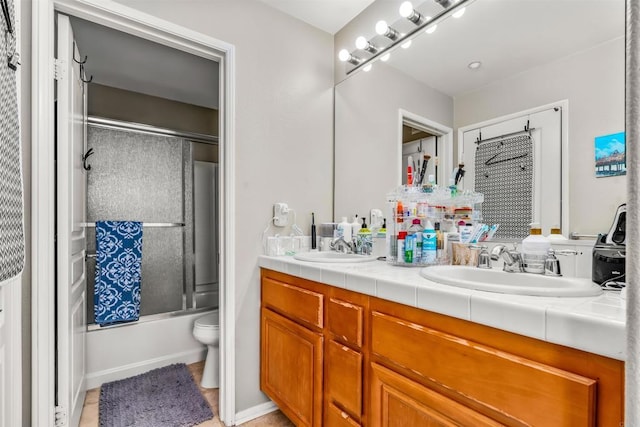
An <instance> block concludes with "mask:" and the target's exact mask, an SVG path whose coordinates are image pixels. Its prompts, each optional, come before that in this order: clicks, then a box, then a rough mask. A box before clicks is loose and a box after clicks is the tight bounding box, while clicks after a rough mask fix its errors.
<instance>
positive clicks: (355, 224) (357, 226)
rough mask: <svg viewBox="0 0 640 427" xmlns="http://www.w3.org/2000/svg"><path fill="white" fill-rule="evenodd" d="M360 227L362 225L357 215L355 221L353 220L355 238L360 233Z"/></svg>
mask: <svg viewBox="0 0 640 427" xmlns="http://www.w3.org/2000/svg"><path fill="white" fill-rule="evenodd" d="M360 227H362V226H361V225H360V223H359V222H358V215H355V216H354V217H353V221H351V235H352V236H353V238H354V239H355V238H356V236H357V235H358V231H360Z"/></svg>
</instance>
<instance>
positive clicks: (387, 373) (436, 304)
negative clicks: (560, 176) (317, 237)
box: [260, 257, 625, 427]
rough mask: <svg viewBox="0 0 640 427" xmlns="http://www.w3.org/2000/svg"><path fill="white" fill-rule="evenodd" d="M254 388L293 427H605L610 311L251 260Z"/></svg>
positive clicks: (612, 381)
mask: <svg viewBox="0 0 640 427" xmlns="http://www.w3.org/2000/svg"><path fill="white" fill-rule="evenodd" d="M260 266H261V267H262V269H261V291H262V307H261V375H260V384H261V389H262V390H263V391H264V392H265V393H266V394H267V395H268V396H269V397H270V398H271V399H272V400H273V401H274V402H275V403H276V404H277V405H278V407H279V408H280V409H281V410H282V411H283V412H284V413H285V414H286V415H287V416H288V417H289V418H290V419H291V420H292V421H293V422H294V423H295V424H296V425H298V426H383V425H384V426H394V425H396V426H420V425H465V426H496V425H509V426H524V425H537V426H572V427H573V426H594V425H597V426H616V427H617V426H619V425H622V419H623V414H624V408H623V402H624V347H625V343H624V301H623V300H620V298H619V296H617V295H611V294H604V295H601V296H597V297H582V298H549V297H531V296H516V295H506V294H496V293H489V292H481V291H474V290H468V289H456V288H451V287H449V286H446V285H440V284H437V283H434V282H430V281H428V280H426V279H424V278H422V277H420V276H419V274H418V270H417V269H410V268H398V267H393V266H390V265H387V264H386V263H383V262H378V261H376V262H370V263H362V264H342V265H336V264H323V265H319V264H318V263H309V262H301V261H296V260H293V259H290V258H288V257H278V258H276V257H261V258H260Z"/></svg>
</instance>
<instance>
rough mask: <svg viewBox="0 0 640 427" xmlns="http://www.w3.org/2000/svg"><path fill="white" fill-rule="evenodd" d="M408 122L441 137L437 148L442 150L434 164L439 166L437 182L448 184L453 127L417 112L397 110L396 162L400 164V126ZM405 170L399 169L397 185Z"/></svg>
mask: <svg viewBox="0 0 640 427" xmlns="http://www.w3.org/2000/svg"><path fill="white" fill-rule="evenodd" d="M405 123H406V124H408V125H410V126H413V127H415V128H417V129H420V130H422V131H425V132H430V133H432V134H434V135H436V136H438V137H441V138H442V143H440V144H438V148H439V149H441V150H442V153H439V154H438V159H437V160H436V159H434V161H435V162H436V165H439V166H441V167H440V169H439V171H438V172H439V173H438V177H437V179H438V182H439V183H441V184H443V185H449V174H450V173H451V170H452V169H453V166H454V165H453V154H452V153H453V129H451V128H450V127H449V126H445V125H443V124H441V123H438V122H435V121H433V120H430V119H427V118H426V117H422V116H420V115H418V114H415V113H412V112H410V111H407V110H404V109H402V108H400V109H399V110H398V141H399V142H400V143H399V144H398V150H399V153H400V154H399V159H400V162H399V163H398V164H400V165H401V164H402V126H403V125H404V124H405ZM404 172H405V171H402V170H401V171H400V173H399V174H398V185H400V183H401V180H402V174H403V173H404Z"/></svg>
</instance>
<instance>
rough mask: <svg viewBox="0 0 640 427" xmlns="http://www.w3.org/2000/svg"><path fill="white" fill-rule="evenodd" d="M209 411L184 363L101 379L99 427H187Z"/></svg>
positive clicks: (210, 416) (209, 414)
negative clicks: (110, 379) (116, 378)
mask: <svg viewBox="0 0 640 427" xmlns="http://www.w3.org/2000/svg"><path fill="white" fill-rule="evenodd" d="M211 418H213V412H212V411H211V408H210V407H209V404H208V403H207V401H206V400H205V399H204V397H203V396H202V394H201V393H200V390H199V389H198V386H197V385H196V383H195V382H194V381H193V377H192V376H191V374H190V373H189V369H188V368H187V366H186V365H185V364H184V363H180V364H176V365H170V366H165V367H163V368H159V369H154V370H152V371H149V372H146V373H144V374H141V375H136V376H135V377H131V378H125V379H123V380H119V381H113V382H110V383H105V384H103V385H102V387H101V389H100V427H125V426H127V427H191V426H194V425H196V424H200V423H202V422H204V421H206V420H210V419H211Z"/></svg>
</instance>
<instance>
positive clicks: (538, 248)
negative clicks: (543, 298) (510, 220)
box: [522, 223, 551, 274]
mask: <svg viewBox="0 0 640 427" xmlns="http://www.w3.org/2000/svg"><path fill="white" fill-rule="evenodd" d="M549 248H551V242H550V241H549V239H547V238H546V237H544V236H543V235H542V229H541V228H540V224H538V223H532V224H531V225H530V228H529V236H527V237H526V238H525V239H524V240H523V241H522V264H523V267H524V271H525V272H527V273H538V274H542V273H544V260H545V259H546V257H547V251H548V250H549Z"/></svg>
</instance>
